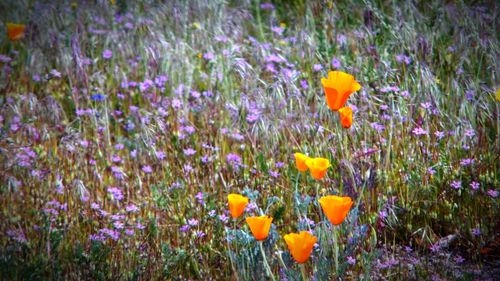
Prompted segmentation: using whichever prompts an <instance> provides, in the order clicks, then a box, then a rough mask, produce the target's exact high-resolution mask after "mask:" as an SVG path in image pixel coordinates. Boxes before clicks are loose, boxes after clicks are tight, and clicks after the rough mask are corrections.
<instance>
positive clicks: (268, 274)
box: [258, 241, 276, 281]
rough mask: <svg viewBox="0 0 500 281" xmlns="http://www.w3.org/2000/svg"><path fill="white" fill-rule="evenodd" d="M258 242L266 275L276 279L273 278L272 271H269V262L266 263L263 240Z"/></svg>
mask: <svg viewBox="0 0 500 281" xmlns="http://www.w3.org/2000/svg"><path fill="white" fill-rule="evenodd" d="M258 243H259V248H260V253H261V254H262V259H263V261H264V267H265V268H266V274H267V277H269V276H270V277H271V279H272V280H273V281H276V280H275V279H274V275H273V272H272V271H271V267H270V266H269V263H267V258H266V252H264V241H259V242H258Z"/></svg>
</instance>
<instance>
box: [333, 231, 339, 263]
mask: <svg viewBox="0 0 500 281" xmlns="http://www.w3.org/2000/svg"><path fill="white" fill-rule="evenodd" d="M333 253H334V255H335V272H337V273H338V271H339V245H338V241H337V228H336V227H335V226H333Z"/></svg>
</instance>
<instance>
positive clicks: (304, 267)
mask: <svg viewBox="0 0 500 281" xmlns="http://www.w3.org/2000/svg"><path fill="white" fill-rule="evenodd" d="M299 266H300V273H302V281H308V280H309V279H308V278H307V274H306V266H305V265H304V264H303V263H301V264H300V265H299Z"/></svg>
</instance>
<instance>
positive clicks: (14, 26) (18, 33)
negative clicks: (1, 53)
mask: <svg viewBox="0 0 500 281" xmlns="http://www.w3.org/2000/svg"><path fill="white" fill-rule="evenodd" d="M25 29H26V26H25V25H24V24H19V23H12V22H8V23H7V36H8V37H9V39H10V40H11V41H16V40H19V39H21V38H23V37H24V30H25Z"/></svg>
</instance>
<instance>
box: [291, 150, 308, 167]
mask: <svg viewBox="0 0 500 281" xmlns="http://www.w3.org/2000/svg"><path fill="white" fill-rule="evenodd" d="M294 156H295V165H297V170H299V171H301V172H305V171H307V165H306V161H307V159H310V157H309V156H307V155H305V154H302V153H298V152H297V153H295V154H294Z"/></svg>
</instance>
